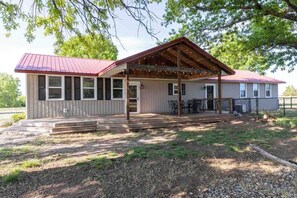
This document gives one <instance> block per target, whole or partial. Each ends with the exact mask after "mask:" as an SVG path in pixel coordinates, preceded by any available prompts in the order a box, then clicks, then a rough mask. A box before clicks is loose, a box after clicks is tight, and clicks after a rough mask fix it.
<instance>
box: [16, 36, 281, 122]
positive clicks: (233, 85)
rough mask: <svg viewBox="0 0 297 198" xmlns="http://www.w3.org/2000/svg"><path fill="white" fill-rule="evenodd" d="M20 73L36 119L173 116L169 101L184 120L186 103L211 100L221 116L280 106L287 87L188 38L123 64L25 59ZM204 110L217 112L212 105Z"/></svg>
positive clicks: (29, 114) (31, 56) (56, 58)
mask: <svg viewBox="0 0 297 198" xmlns="http://www.w3.org/2000/svg"><path fill="white" fill-rule="evenodd" d="M15 72H18V73H25V74H26V87H27V104H26V106H27V118H30V119H32V118H48V117H63V116H65V115H67V116H91V115H111V114H127V119H129V114H130V113H166V112H167V113H169V112H170V110H171V109H170V107H169V101H177V103H178V107H179V108H178V114H179V115H180V114H181V110H182V109H181V108H182V101H188V100H192V99H207V98H208V99H211V98H217V104H218V111H219V112H221V111H222V110H224V102H223V99H222V98H233V99H242V100H244V99H249V98H261V99H263V100H264V99H267V100H268V99H269V100H271V99H275V101H276V100H277V98H278V84H279V83H283V81H279V80H276V79H273V78H269V77H266V76H260V75H258V74H256V73H253V72H249V71H239V70H233V69H231V68H229V67H228V66H226V65H225V64H223V63H222V62H220V61H219V60H217V59H216V58H215V57H213V56H211V55H210V54H208V53H207V52H205V51H204V50H202V49H201V48H200V47H198V46H197V45H196V44H194V43H192V42H191V41H189V40H188V39H187V38H185V37H182V38H179V39H176V40H173V41H171V42H168V43H165V44H163V45H159V46H156V47H154V48H151V49H149V50H146V51H143V52H140V53H138V54H135V55H132V56H130V57H127V58H124V59H121V60H117V61H107V60H96V59H84V58H72V57H60V56H53V55H40V54H24V55H23V57H22V58H21V60H20V61H19V63H18V65H17V66H16V68H15ZM128 93H129V94H128ZM206 101H207V100H206ZM263 104H268V103H267V102H264V103H263ZM203 105H204V108H205V109H214V104H213V103H212V102H206V103H205V104H203ZM277 105H278V103H277ZM277 107H278V106H275V104H274V105H268V107H265V108H266V109H275V108H277ZM265 108H264V109H265Z"/></svg>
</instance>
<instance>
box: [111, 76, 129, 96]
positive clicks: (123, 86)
mask: <svg viewBox="0 0 297 198" xmlns="http://www.w3.org/2000/svg"><path fill="white" fill-rule="evenodd" d="M113 80H122V88H113ZM125 84H126V83H124V79H123V78H111V99H112V100H124V99H125ZM113 89H122V93H123V94H122V98H114V97H113Z"/></svg>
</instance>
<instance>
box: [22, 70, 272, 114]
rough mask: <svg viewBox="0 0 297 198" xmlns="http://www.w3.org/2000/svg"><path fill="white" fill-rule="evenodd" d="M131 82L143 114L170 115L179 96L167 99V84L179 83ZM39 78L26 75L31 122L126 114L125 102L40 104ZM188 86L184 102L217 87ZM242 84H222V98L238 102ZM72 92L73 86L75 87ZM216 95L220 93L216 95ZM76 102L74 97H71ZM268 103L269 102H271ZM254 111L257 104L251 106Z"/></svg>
mask: <svg viewBox="0 0 297 198" xmlns="http://www.w3.org/2000/svg"><path fill="white" fill-rule="evenodd" d="M130 81H131V82H133V81H134V82H140V83H141V84H142V85H143V88H142V89H141V90H140V106H141V108H140V113H163V112H164V113H165V112H169V111H170V109H169V106H168V101H169V100H177V95H171V96H170V95H168V83H177V80H157V79H131V80H130ZM37 82H38V79H37V75H34V74H28V75H27V116H28V118H46V117H62V116H64V115H63V109H64V108H67V109H68V110H69V114H68V115H69V116H88V115H108V114H123V113H125V100H70V101H58V100H56V101H38V87H37V86H38V83H37ZM182 83H185V84H186V95H183V96H182V100H184V101H187V100H191V99H193V98H205V89H203V88H204V86H205V84H215V90H216V92H217V83H216V82H213V81H209V82H207V81H205V80H201V81H183V82H182ZM239 84H240V83H222V97H223V98H230V97H232V98H239V87H240V85H239ZM72 88H73V86H72ZM264 93H265V92H264V84H260V98H264V97H265V95H264ZM216 95H217V93H216ZM247 97H248V98H252V97H253V84H252V83H248V84H247ZM276 97H278V85H277V84H276V85H275V84H274V85H272V98H276ZM72 98H74V97H72ZM268 100H269V101H268ZM276 101H277V100H272V99H267V101H266V100H263V99H262V100H261V102H259V106H261V107H263V108H262V109H263V110H275V109H277V108H278V103H277V102H276ZM251 105H252V109H255V104H254V103H253V102H252V103H251Z"/></svg>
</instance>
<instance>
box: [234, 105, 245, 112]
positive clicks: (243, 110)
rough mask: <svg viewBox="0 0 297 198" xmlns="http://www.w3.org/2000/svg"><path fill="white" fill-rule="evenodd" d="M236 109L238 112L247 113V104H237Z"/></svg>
mask: <svg viewBox="0 0 297 198" xmlns="http://www.w3.org/2000/svg"><path fill="white" fill-rule="evenodd" d="M235 111H237V112H238V113H246V105H245V104H237V105H235Z"/></svg>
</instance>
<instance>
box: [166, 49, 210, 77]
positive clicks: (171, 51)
mask: <svg viewBox="0 0 297 198" xmlns="http://www.w3.org/2000/svg"><path fill="white" fill-rule="evenodd" d="M167 52H168V53H169V54H170V55H172V56H176V53H177V51H175V50H174V49H171V50H168V51H167ZM181 53H182V54H181V55H182V57H183V58H185V59H188V61H190V62H192V63H193V64H194V65H195V66H198V67H200V68H202V69H204V70H205V71H207V72H211V73H213V71H212V70H211V69H210V68H209V67H207V66H206V65H203V64H202V63H201V62H198V61H196V60H195V59H193V58H191V57H189V56H188V55H187V54H185V53H183V52H181ZM203 61H204V60H203ZM183 62H184V61H183Z"/></svg>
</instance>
